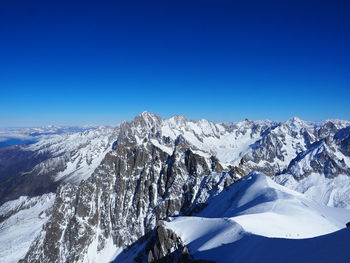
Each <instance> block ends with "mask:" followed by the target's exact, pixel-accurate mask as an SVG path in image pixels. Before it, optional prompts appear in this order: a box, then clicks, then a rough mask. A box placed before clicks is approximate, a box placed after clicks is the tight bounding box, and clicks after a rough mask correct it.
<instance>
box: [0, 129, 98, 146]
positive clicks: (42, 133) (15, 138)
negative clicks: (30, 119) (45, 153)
mask: <svg viewBox="0 0 350 263" xmlns="http://www.w3.org/2000/svg"><path fill="white" fill-rule="evenodd" d="M96 128H97V127H96V126H92V125H85V126H54V125H49V126H43V127H22V128H21V127H8V128H0V148H3V147H8V146H11V145H17V144H31V143H34V142H37V141H39V140H41V139H43V138H48V137H49V136H50V135H54V134H64V133H76V132H83V131H87V130H92V129H96Z"/></svg>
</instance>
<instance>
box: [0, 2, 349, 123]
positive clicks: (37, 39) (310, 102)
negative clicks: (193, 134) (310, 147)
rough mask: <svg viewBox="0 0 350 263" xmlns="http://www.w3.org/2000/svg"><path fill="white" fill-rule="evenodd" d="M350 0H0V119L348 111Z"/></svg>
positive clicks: (340, 114) (329, 114) (309, 115)
mask: <svg viewBox="0 0 350 263" xmlns="http://www.w3.org/2000/svg"><path fill="white" fill-rule="evenodd" d="M349 13H350V1H348V0H344V1H336V0H332V1H307V0H303V1H298V0H294V1H260V0H259V1H249V0H245V1H243V0H242V1H234V0H232V1H220V0H215V1H214V0H212V1H208V0H197V1H191V0H187V1H179V0H177V1H132V0H129V1H51V0H50V1H2V3H1V5H0V36H1V38H0V91H1V93H0V95H1V103H0V126H37V125H47V124H56V125H74V124H79V125H80V124H116V123H119V122H120V121H122V120H125V119H131V118H132V117H133V116H134V115H136V114H138V113H140V112H142V111H144V110H148V111H152V112H156V113H158V114H160V115H161V116H162V117H169V116H171V115H175V114H182V115H186V116H188V117H189V118H191V119H199V118H208V119H211V120H213V121H235V120H240V119H243V118H250V119H267V118H268V119H274V120H285V119H288V118H290V117H292V116H299V117H301V118H303V119H307V120H322V119H327V118H342V119H349V116H350V15H349Z"/></svg>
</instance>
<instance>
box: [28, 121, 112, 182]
mask: <svg viewBox="0 0 350 263" xmlns="http://www.w3.org/2000/svg"><path fill="white" fill-rule="evenodd" d="M116 132H117V130H115V129H112V128H108V127H100V128H98V129H94V130H89V131H84V132H79V133H73V134H63V135H53V136H51V137H50V138H49V139H46V140H41V141H39V142H37V143H35V144H32V145H29V146H28V147H26V150H30V151H34V152H36V153H38V154H40V153H49V154H50V155H51V156H52V157H51V158H50V159H48V160H47V161H45V162H42V163H40V164H38V165H37V166H35V167H34V170H36V171H37V172H36V173H37V174H40V173H48V172H49V171H50V170H51V169H56V168H57V166H60V169H59V170H60V171H59V172H57V174H55V175H54V180H55V181H59V180H64V181H66V182H75V183H78V182H80V181H81V180H83V179H86V178H88V177H89V176H90V175H91V174H92V172H93V171H94V170H95V169H96V167H97V166H98V165H99V164H100V162H101V161H102V159H103V158H104V156H105V154H106V153H107V152H108V151H110V150H111V149H110V148H111V138H110V137H111V136H115V133H116Z"/></svg>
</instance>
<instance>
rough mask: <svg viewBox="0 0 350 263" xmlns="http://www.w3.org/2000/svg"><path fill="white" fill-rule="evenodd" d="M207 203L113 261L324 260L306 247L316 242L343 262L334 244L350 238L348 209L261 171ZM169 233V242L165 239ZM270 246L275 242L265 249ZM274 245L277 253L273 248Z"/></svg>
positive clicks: (162, 226)
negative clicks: (316, 198)
mask: <svg viewBox="0 0 350 263" xmlns="http://www.w3.org/2000/svg"><path fill="white" fill-rule="evenodd" d="M233 197H234V199H233ZM207 204H208V205H207V207H206V208H204V209H203V210H202V211H201V212H200V213H198V214H196V215H195V216H178V217H172V218H170V219H168V220H167V221H160V222H159V223H158V227H157V229H156V230H155V231H154V233H153V236H152V235H151V236H150V237H149V238H148V239H146V240H145V241H143V243H144V244H142V246H140V244H137V245H134V247H131V248H129V250H127V251H125V252H124V253H122V254H120V255H119V256H118V258H117V260H116V262H128V261H129V260H130V259H131V260H130V261H131V262H133V259H134V258H135V257H137V258H139V259H141V260H142V259H144V260H145V262H147V261H151V262H153V261H157V260H161V259H162V257H163V258H167V260H168V262H173V260H174V259H180V258H181V257H182V260H183V261H185V260H190V259H191V260H192V261H193V262H195V260H198V262H199V260H204V261H205V262H222V263H224V262H242V261H244V262H281V260H283V261H287V262H299V260H300V257H305V258H310V259H312V261H308V262H324V259H325V258H323V257H324V253H316V254H312V252H311V251H308V249H310V248H311V247H312V246H313V245H315V244H317V245H318V246H320V247H325V248H327V251H328V253H332V255H331V256H329V255H328V256H326V258H332V257H333V258H334V256H333V253H337V256H338V259H339V260H341V261H335V262H346V260H347V259H348V257H349V255H350V252H349V251H348V250H346V249H345V251H344V250H343V249H344V248H345V247H344V246H341V247H339V243H340V242H344V241H346V240H350V236H349V235H350V231H349V230H347V231H345V229H344V226H345V223H346V222H347V220H348V219H349V217H350V210H346V209H339V208H333V207H327V206H324V205H320V204H317V203H316V202H314V201H311V200H309V199H308V198H305V196H304V195H302V194H300V193H298V192H294V191H292V190H289V189H287V188H285V187H283V186H280V185H278V184H276V183H275V182H273V181H272V180H271V179H270V178H268V177H267V176H265V175H262V174H258V173H251V174H249V175H248V176H246V177H245V178H243V179H242V180H240V181H239V182H237V183H235V184H233V185H231V186H230V187H228V188H227V189H226V191H223V192H221V193H219V194H218V195H216V196H213V197H211V198H210V199H209V200H208V202H207ZM341 229H344V230H342V231H340V232H338V233H337V234H335V235H328V236H327V234H330V233H333V232H337V231H339V230H341ZM343 232H344V233H343ZM169 233H171V235H169ZM168 235H169V237H170V236H171V241H172V242H168V240H167V239H169V237H168ZM321 235H326V236H323V237H319V236H321ZM343 235H345V237H346V238H345V239H343ZM346 235H347V236H346ZM339 236H341V237H339ZM164 237H167V239H164ZM312 237H317V238H314V239H311V238H312ZM291 240H294V241H291ZM333 242H334V243H333ZM251 243H253V244H251ZM329 243H333V244H331V245H330V246H329ZM271 244H274V246H273V247H270V248H269V245H271ZM289 244H293V249H294V246H295V247H296V251H294V252H293V253H290V252H289V253H285V252H286V251H288V247H284V246H286V245H287V246H288V245H289ZM252 245H254V246H252ZM326 246H327V247H326ZM139 247H142V248H141V249H140V250H138V248H139ZM256 247H257V248H258V249H256ZM277 247H278V248H282V251H276V250H275V248H277ZM145 248H146V249H145ZM289 249H290V248H289ZM252 250H253V251H252ZM342 250H343V251H342ZM135 253H136V255H135ZM288 254H289V255H290V256H288V257H287V258H286V255H288ZM264 258H265V259H264ZM180 262H181V261H180Z"/></svg>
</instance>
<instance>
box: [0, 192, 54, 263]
mask: <svg viewBox="0 0 350 263" xmlns="http://www.w3.org/2000/svg"><path fill="white" fill-rule="evenodd" d="M54 199H55V195H54V194H44V195H42V196H40V197H32V198H29V197H26V196H21V197H20V198H18V199H16V200H13V201H8V202H6V203H4V204H3V205H2V206H1V207H0V217H5V218H6V219H5V220H4V221H2V222H1V223H0V262H6V263H16V262H18V260H20V259H21V258H23V257H24V256H25V254H26V253H27V251H28V249H29V246H30V244H31V243H32V241H33V240H34V239H35V237H36V236H37V235H38V234H39V233H40V230H41V228H42V226H43V225H44V224H45V223H46V222H47V220H48V217H49V216H48V214H47V212H46V211H47V210H48V209H49V208H51V207H52V205H53V203H54Z"/></svg>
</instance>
